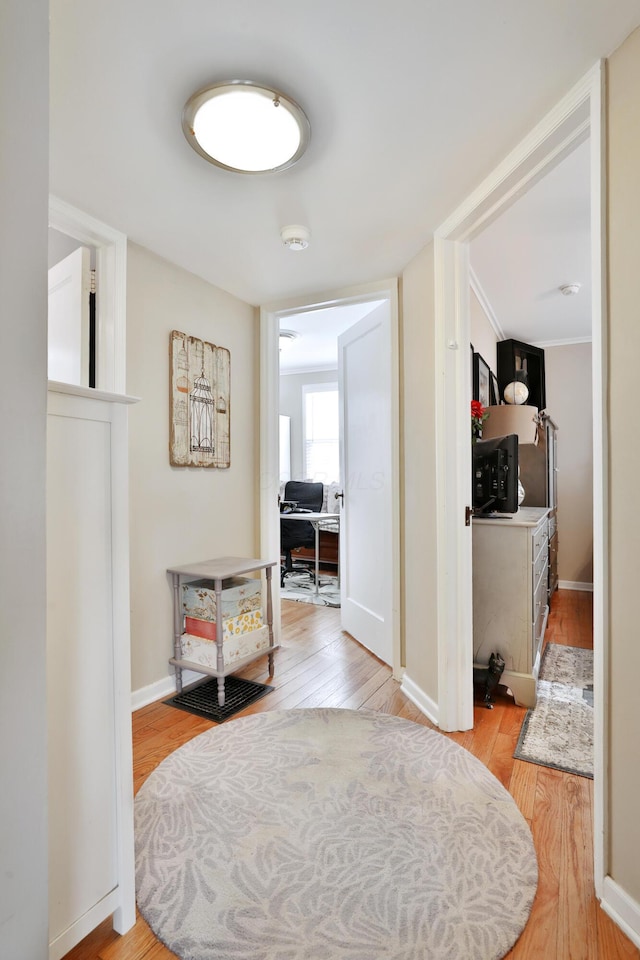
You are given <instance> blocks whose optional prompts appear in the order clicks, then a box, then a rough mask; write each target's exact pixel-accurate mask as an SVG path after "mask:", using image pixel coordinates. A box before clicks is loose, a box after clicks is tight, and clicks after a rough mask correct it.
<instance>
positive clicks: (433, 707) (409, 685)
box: [400, 673, 440, 726]
mask: <svg viewBox="0 0 640 960" xmlns="http://www.w3.org/2000/svg"><path fill="white" fill-rule="evenodd" d="M400 690H401V691H402V693H404V695H405V697H407V698H408V699H409V700H411V703H414V704H415V705H416V707H417V708H418V710H419V711H420V713H423V714H424V715H425V717H428V719H429V720H431V723H434V724H435V725H436V726H440V718H439V711H438V704H437V703H436V702H435V700H432V699H431V697H430V696H428V694H426V693H425V692H424V690H423V689H422V688H421V687H419V686H418V684H417V683H414V681H413V680H412V679H411V677H408V676H407V674H406V673H405V675H404V677H403V678H402V684H401V686H400Z"/></svg>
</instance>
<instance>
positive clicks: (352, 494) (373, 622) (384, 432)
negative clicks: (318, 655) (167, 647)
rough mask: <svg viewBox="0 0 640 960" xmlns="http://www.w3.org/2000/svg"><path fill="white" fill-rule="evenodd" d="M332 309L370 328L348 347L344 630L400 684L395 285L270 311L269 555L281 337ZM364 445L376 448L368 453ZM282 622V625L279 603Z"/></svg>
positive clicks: (265, 478)
mask: <svg viewBox="0 0 640 960" xmlns="http://www.w3.org/2000/svg"><path fill="white" fill-rule="evenodd" d="M332 309H341V310H347V311H355V313H358V312H359V315H360V317H361V318H364V319H360V320H359V321H358V322H356V321H355V319H354V323H352V324H351V325H350V327H349V330H348V331H347V333H343V335H342V336H341V337H340V338H339V342H338V352H339V354H340V355H341V359H338V370H339V373H338V381H339V394H340V417H341V428H340V462H341V468H340V469H341V476H340V486H341V490H340V492H341V493H343V494H344V499H343V501H342V507H341V508H340V514H341V515H340V530H341V533H340V592H341V618H342V621H343V627H344V629H346V630H347V631H348V632H349V633H351V635H353V636H354V637H355V638H356V639H357V640H359V641H360V642H361V643H363V645H364V646H366V647H368V649H371V650H372V651H373V652H375V653H376V655H377V656H380V657H381V658H382V659H384V660H385V662H388V663H389V664H390V665H391V666H392V668H393V670H394V674H395V675H396V676H397V675H398V674H399V671H400V622H399V590H400V581H399V497H398V488H399V458H398V448H399V418H398V312H397V283H396V281H395V280H392V281H388V282H387V281H385V282H383V283H379V284H373V285H369V286H367V287H361V288H356V289H352V290H347V291H339V292H337V293H336V294H332V295H328V296H324V297H318V298H314V299H311V300H309V299H301V300H298V301H293V302H292V301H289V302H287V303H285V304H274V305H269V306H267V307H264V308H262V310H261V451H260V460H261V549H262V552H263V554H264V555H267V554H268V556H269V557H272V558H273V559H276V558H279V557H280V539H279V533H280V531H279V527H280V517H279V512H278V509H277V503H278V494H279V492H280V462H279V449H280V445H279V435H280V425H279V415H280V402H279V383H280V377H279V374H280V370H279V348H278V337H279V332H280V329H281V327H282V328H284V329H290V327H291V326H292V325H294V323H298V324H301V323H303V322H304V316H305V315H313V314H316V313H318V312H319V311H330V310H332ZM355 313H354V317H355ZM294 318H295V319H294ZM372 318H373V319H372ZM349 334H353V336H350V335H349ZM300 339H302V338H300ZM385 421H386V423H385ZM364 437H367V438H368V439H367V441H366V443H365V442H363V438H364ZM303 479H304V478H303ZM372 562H375V565H376V572H375V575H376V578H377V580H376V583H377V586H376V589H375V590H372V587H371V579H370V576H369V574H370V573H371V565H372ZM348 611H351V612H352V613H354V612H355V615H354V618H352V619H349V614H348ZM276 614H277V616H276V620H277V622H278V624H279V603H277V604H276ZM381 651H383V652H381Z"/></svg>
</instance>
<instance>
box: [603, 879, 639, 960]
mask: <svg viewBox="0 0 640 960" xmlns="http://www.w3.org/2000/svg"><path fill="white" fill-rule="evenodd" d="M603 890H604V895H603V897H602V900H601V901H600V906H601V907H602V909H603V910H604V912H605V913H607V914H608V915H609V916H610V917H611V919H612V920H613V922H614V923H616V924H617V925H618V926H619V927H620V929H621V930H622V932H623V933H626V935H627V936H628V937H629V939H630V940H631V941H632V942H633V943H634V944H635V945H636V947H639V948H640V903H638V902H637V901H636V900H634V899H633V897H630V896H629V894H628V893H627V892H626V891H625V890H623V889H622V887H621V886H619V884H617V883H616V882H615V880H612V879H611V877H605V878H604V887H603Z"/></svg>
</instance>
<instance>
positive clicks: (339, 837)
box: [135, 709, 538, 960]
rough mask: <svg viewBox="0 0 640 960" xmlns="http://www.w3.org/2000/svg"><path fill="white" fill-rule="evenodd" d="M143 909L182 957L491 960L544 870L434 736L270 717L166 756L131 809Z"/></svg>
mask: <svg viewBox="0 0 640 960" xmlns="http://www.w3.org/2000/svg"><path fill="white" fill-rule="evenodd" d="M135 814H136V874H137V876H136V888H137V898H138V906H139V908H140V911H141V913H142V915H143V916H144V918H145V920H146V921H147V923H148V924H149V925H150V926H151V929H152V930H153V931H154V933H155V934H156V936H157V937H158V938H159V939H160V940H162V941H163V943H165V944H166V945H167V946H168V947H169V949H170V950H172V951H173V952H174V953H175V954H176V955H177V956H178V957H180V958H181V960H328V958H330V960H383V958H384V960H497V958H499V957H503V956H504V955H505V954H506V953H507V952H508V951H509V949H510V948H511V946H512V945H513V944H514V942H515V941H516V939H517V938H518V936H519V935H520V933H521V931H522V929H523V928H524V925H525V924H526V922H527V919H528V917H529V912H530V909H531V905H532V902H533V898H534V895H535V891H536V886H537V878H538V870H537V862H536V856H535V851H534V846H533V842H532V838H531V833H530V831H529V827H528V825H527V823H526V821H525V820H524V818H523V816H522V814H521V813H520V811H519V809H518V807H517V806H516V804H515V803H514V801H513V799H512V797H511V796H510V794H509V793H508V792H507V791H506V790H505V789H504V787H503V786H502V785H501V784H500V783H499V781H498V780H497V779H496V778H495V777H494V776H493V775H492V774H491V773H490V772H489V771H488V770H487V768H486V767H485V766H484V765H483V764H482V763H480V761H478V760H476V759H475V758H474V757H473V756H472V755H471V754H470V753H469V752H468V751H466V750H464V749H462V748H461V747H460V746H458V745H457V744H456V743H454V742H453V741H451V740H449V739H448V738H447V737H445V736H444V735H443V734H441V733H438V732H435V731H433V730H430V729H428V728H427V727H424V726H422V725H420V724H417V723H413V722H412V721H409V720H404V719H402V718H399V717H393V716H388V715H385V714H378V713H373V712H370V711H352V710H339V709H308V710H286V711H273V712H266V713H261V714H256V715H254V716H249V717H243V718H238V719H236V720H231V721H229V722H228V723H226V724H224V725H223V726H221V727H214V728H212V729H211V730H208V731H207V732H206V733H203V734H201V735H200V736H199V737H196V738H195V739H194V740H192V741H190V742H189V743H187V744H185V745H184V746H183V747H181V748H180V749H178V750H177V751H176V752H175V753H173V754H171V756H169V757H168V758H167V759H166V760H165V761H164V762H163V763H161V764H160V765H159V766H158V767H157V768H156V770H154V772H153V773H152V774H151V775H150V776H149V778H148V779H147V781H146V782H145V783H144V784H143V786H142V787H141V789H140V791H139V792H138V795H137V797H136V801H135Z"/></svg>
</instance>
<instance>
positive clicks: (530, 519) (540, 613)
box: [473, 507, 549, 707]
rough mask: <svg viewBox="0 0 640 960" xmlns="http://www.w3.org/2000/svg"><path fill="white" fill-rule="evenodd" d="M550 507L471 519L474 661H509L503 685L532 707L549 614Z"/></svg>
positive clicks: (503, 675)
mask: <svg viewBox="0 0 640 960" xmlns="http://www.w3.org/2000/svg"><path fill="white" fill-rule="evenodd" d="M548 585H549V509H548V508H547V507H521V508H520V509H519V510H518V512H517V513H516V514H514V515H513V516H507V515H504V514H503V515H501V516H497V517H474V519H473V659H474V664H475V665H477V666H486V665H487V664H488V662H489V657H490V656H491V654H492V653H499V654H500V655H501V656H502V657H503V658H504V661H505V670H504V673H503V674H502V679H501V683H503V684H504V685H505V686H507V687H509V689H510V690H511V692H512V693H513V696H514V698H515V701H516V703H517V704H519V705H521V706H525V707H534V706H535V704H536V684H537V680H538V671H539V669H540V655H541V651H542V642H543V639H544V632H545V629H546V626H547V617H548V615H549V603H548Z"/></svg>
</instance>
